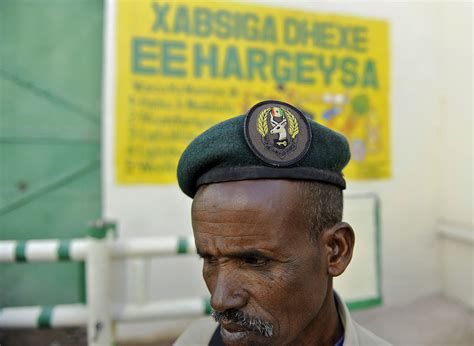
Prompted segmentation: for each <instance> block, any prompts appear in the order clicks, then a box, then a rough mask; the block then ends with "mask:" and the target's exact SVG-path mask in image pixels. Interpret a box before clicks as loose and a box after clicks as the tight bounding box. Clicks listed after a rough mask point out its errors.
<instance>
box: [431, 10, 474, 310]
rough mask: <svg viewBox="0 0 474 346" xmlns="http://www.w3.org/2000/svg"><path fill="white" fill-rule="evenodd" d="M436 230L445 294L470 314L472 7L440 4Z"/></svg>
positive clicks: (473, 241)
mask: <svg viewBox="0 0 474 346" xmlns="http://www.w3.org/2000/svg"><path fill="white" fill-rule="evenodd" d="M440 25H441V28H442V36H441V45H442V48H443V50H444V52H445V53H446V54H443V55H442V56H441V66H440V71H441V74H442V80H443V81H444V82H445V83H444V84H443V86H442V96H441V102H440V108H441V113H442V116H441V128H440V144H441V147H440V158H441V167H440V168H441V172H440V173H441V176H440V187H441V191H440V196H439V204H440V209H439V214H438V226H437V228H438V229H439V230H440V231H441V233H440V238H439V245H440V261H439V262H438V263H439V264H440V268H441V278H442V288H443V293H444V294H445V295H446V296H448V297H450V298H453V299H456V300H458V301H460V302H462V303H464V304H465V305H466V306H469V307H471V309H474V222H473V204H472V202H473V195H474V190H473V183H472V180H473V176H474V170H473V163H474V149H473V148H474V145H473V121H472V120H473V119H472V118H473V114H472V72H473V71H472V4H471V5H470V4H468V3H464V4H460V5H458V6H450V5H448V4H443V8H442V15H441V22H440Z"/></svg>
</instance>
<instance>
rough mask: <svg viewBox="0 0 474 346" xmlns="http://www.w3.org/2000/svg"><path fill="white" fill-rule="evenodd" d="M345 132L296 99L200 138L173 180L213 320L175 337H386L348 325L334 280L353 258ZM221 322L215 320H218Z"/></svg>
mask: <svg viewBox="0 0 474 346" xmlns="http://www.w3.org/2000/svg"><path fill="white" fill-rule="evenodd" d="M349 159H350V151H349V146H348V143H347V141H346V139H345V138H344V137H342V136H341V135H339V134H337V133H335V132H333V131H331V130H330V129H328V128H325V127H323V126H321V125H319V124H317V123H315V122H314V121H312V120H310V119H308V118H307V117H306V116H305V115H304V114H303V113H302V112H300V111H299V110H298V109H296V108H295V107H293V106H291V105H289V104H287V103H283V102H279V101H264V102H261V103H259V104H257V105H255V106H254V107H252V108H251V109H250V111H249V112H248V113H247V115H246V116H239V117H236V118H232V119H229V120H227V121H224V122H222V123H220V124H218V125H216V126H214V127H212V128H210V129H209V130H207V131H206V132H204V133H203V134H201V135H200V136H198V137H197V138H196V139H195V140H194V141H193V142H192V143H191V144H190V145H189V147H188V148H187V149H186V150H185V152H184V153H183V155H182V157H181V159H180V162H179V166H178V181H179V185H180V187H181V189H182V190H183V192H184V193H185V194H187V195H188V196H190V197H191V198H193V199H194V201H193V205H192V225H193V230H194V237H195V241H196V248H197V251H198V254H199V255H200V256H201V257H202V258H203V276H204V280H205V282H206V285H207V287H208V289H209V291H210V293H211V306H212V309H213V313H212V316H213V318H214V320H215V322H214V321H213V320H212V319H211V318H203V319H201V320H198V321H196V322H195V323H194V324H192V325H191V326H190V327H189V329H188V330H186V331H185V332H184V333H183V334H182V335H181V336H180V338H179V339H178V340H177V341H176V345H223V344H225V345H254V344H255V345H257V344H262V345H263V344H264V345H330V346H333V345H337V346H340V345H386V344H387V343H386V342H385V341H384V340H382V339H380V338H378V337H377V336H375V335H374V334H372V333H371V332H369V331H367V330H366V329H364V328H362V327H361V326H359V325H358V324H356V323H355V322H354V321H353V320H352V319H351V318H350V315H349V312H348V310H347V307H346V306H345V305H344V303H343V302H342V300H341V298H339V297H338V296H337V294H336V293H335V292H334V291H333V287H332V286H333V285H332V278H333V277H335V276H338V275H340V274H342V273H343V272H344V270H345V269H346V267H347V265H348V264H349V262H350V260H351V257H352V250H353V247H354V232H353V230H352V228H351V226H350V225H349V224H347V223H345V222H342V190H343V189H344V188H345V181H344V179H343V176H342V169H343V168H344V166H345V165H346V164H347V163H348V161H349ZM216 322H217V323H216Z"/></svg>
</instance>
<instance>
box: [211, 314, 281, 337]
mask: <svg viewBox="0 0 474 346" xmlns="http://www.w3.org/2000/svg"><path fill="white" fill-rule="evenodd" d="M211 315H212V317H213V318H214V319H215V320H216V322H218V323H221V321H222V320H225V321H226V322H231V323H235V324H238V325H240V326H242V327H244V328H245V329H248V330H249V331H252V332H254V333H257V334H258V335H260V336H266V337H270V336H272V335H273V325H272V324H271V323H270V322H267V321H264V320H261V319H260V318H257V317H253V316H250V315H248V314H246V313H244V312H242V311H240V310H236V309H230V310H226V311H224V312H218V311H213V312H212V314H211Z"/></svg>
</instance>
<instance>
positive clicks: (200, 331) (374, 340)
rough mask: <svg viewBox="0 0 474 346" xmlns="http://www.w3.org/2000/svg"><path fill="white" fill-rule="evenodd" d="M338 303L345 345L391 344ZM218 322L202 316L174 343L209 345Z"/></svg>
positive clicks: (381, 345)
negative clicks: (365, 326)
mask: <svg viewBox="0 0 474 346" xmlns="http://www.w3.org/2000/svg"><path fill="white" fill-rule="evenodd" d="M334 295H335V296H336V303H337V310H338V312H339V316H340V318H341V321H342V325H343V326H344V344H343V345H344V346H387V345H390V344H389V343H388V342H387V341H385V340H383V339H381V338H379V337H378V336H377V335H375V334H374V333H372V332H370V331H368V330H367V329H365V328H364V327H362V326H360V325H358V324H357V323H356V322H355V321H354V320H352V318H351V315H350V314H349V309H347V306H346V304H344V303H343V302H342V300H341V298H340V297H339V296H338V295H337V293H335V294H334ZM217 326H218V324H217V323H216V322H215V321H214V320H213V319H212V317H210V316H208V317H204V318H200V319H198V320H197V321H195V322H193V323H192V324H191V326H189V328H188V329H186V330H185V331H184V333H183V334H181V336H180V337H179V338H178V340H176V342H175V343H174V345H176V346H183V345H186V346H190V345H193V346H197V345H208V344H209V341H210V340H211V338H212V335H213V334H214V331H215V330H216V328H217Z"/></svg>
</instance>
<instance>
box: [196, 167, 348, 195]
mask: <svg viewBox="0 0 474 346" xmlns="http://www.w3.org/2000/svg"><path fill="white" fill-rule="evenodd" d="M252 179H295V180H314V181H319V182H323V183H328V184H332V185H336V186H338V187H340V188H341V189H345V188H346V181H345V180H344V178H343V177H342V176H341V175H339V174H337V173H333V172H330V171H323V170H321V169H317V168H312V167H278V168H277V167H266V166H240V167H221V168H214V169H211V170H210V171H208V172H206V173H204V174H203V175H201V176H200V177H199V179H198V180H197V182H196V188H195V191H194V193H195V192H196V191H197V189H198V188H199V186H201V185H204V184H212V183H223V182H226V181H239V180H252ZM191 197H194V196H191Z"/></svg>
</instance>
